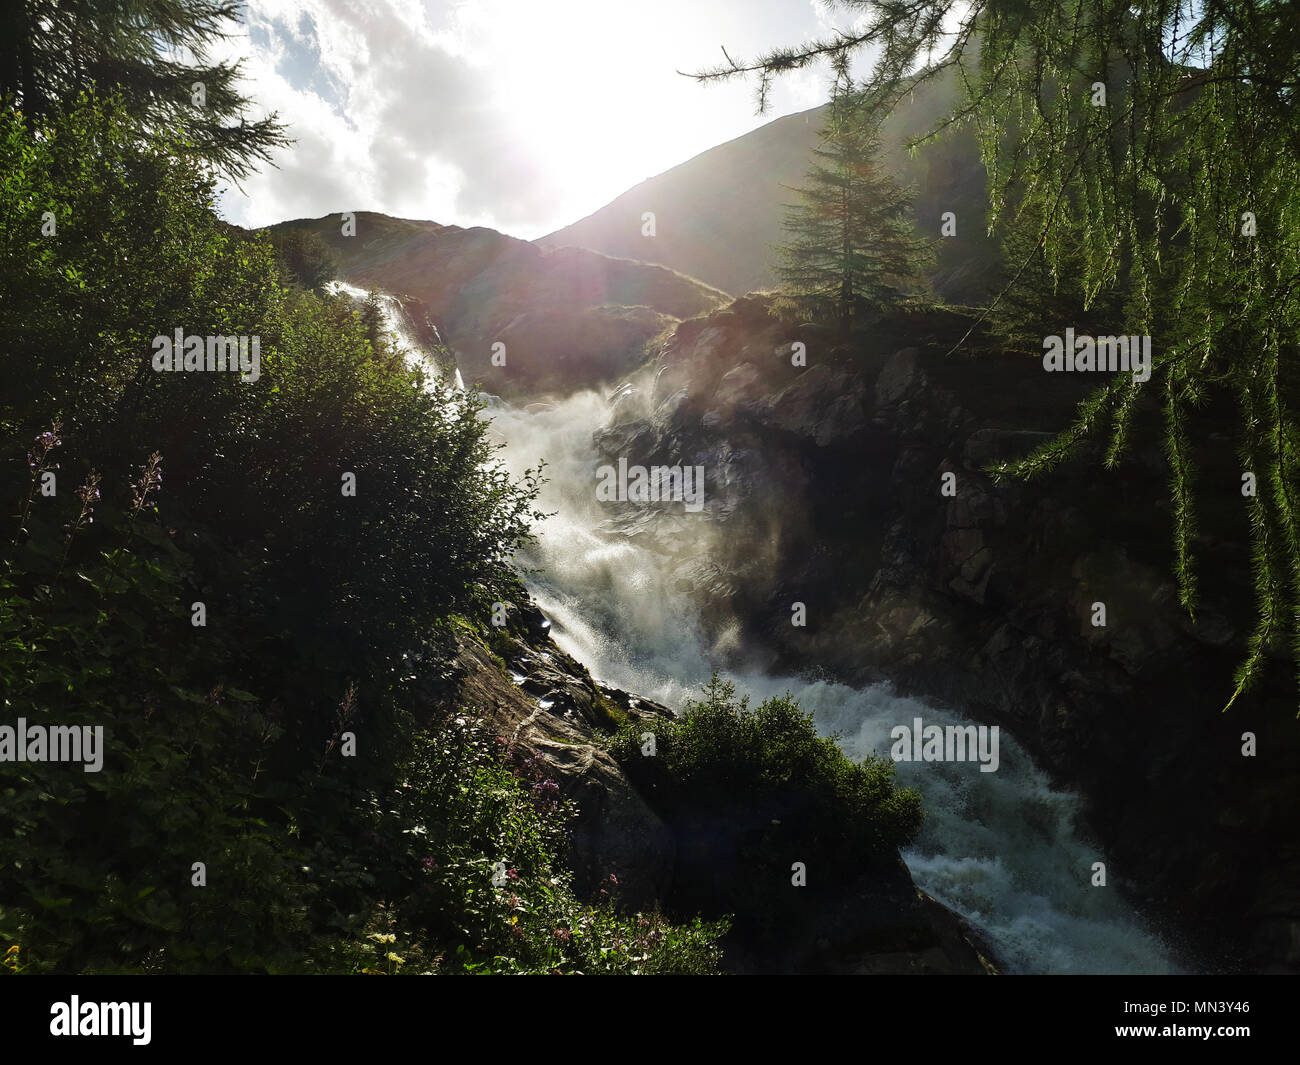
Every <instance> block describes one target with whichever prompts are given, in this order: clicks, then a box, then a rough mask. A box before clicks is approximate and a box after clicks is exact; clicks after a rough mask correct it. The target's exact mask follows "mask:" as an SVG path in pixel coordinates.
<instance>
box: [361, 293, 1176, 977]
mask: <svg viewBox="0 0 1300 1065" xmlns="http://www.w3.org/2000/svg"><path fill="white" fill-rule="evenodd" d="M339 288H340V289H342V290H343V291H345V292H346V293H347V294H349V295H351V296H353V297H354V298H364V297H365V296H366V295H367V293H365V292H364V291H363V290H360V289H356V288H354V287H352V286H343V285H340V286H339ZM381 300H382V301H383V303H382V305H383V308H384V311H385V315H386V318H387V321H388V327H389V329H390V330H391V331H392V332H393V333H394V334H395V335H396V337H397V339H398V342H399V344H400V345H401V346H403V347H404V348H406V349H407V350H408V352H409V353H410V355H411V357H413V358H417V359H420V360H421V361H422V362H423V363H424V364H425V365H428V356H427V355H426V354H425V353H424V352H423V350H422V349H421V347H420V344H419V342H418V339H417V338H416V336H415V335H414V332H413V330H412V329H411V328H410V324H409V321H408V320H407V319H406V316H405V314H404V313H403V312H402V310H401V307H400V305H399V304H398V303H397V301H396V300H393V299H392V298H391V297H384V296H381ZM456 383H457V386H458V387H461V385H460V374H459V371H457V374H456ZM485 416H486V417H487V418H489V419H490V422H491V428H492V432H493V433H494V435H495V436H496V437H497V438H498V440H499V441H500V442H501V443H502V444H503V445H504V447H503V449H502V450H501V451H500V452H499V457H500V459H501V461H502V462H503V464H504V465H505V467H506V468H507V469H509V470H510V471H511V472H512V473H513V474H514V475H515V476H519V475H521V474H522V473H523V471H524V470H525V469H526V468H528V467H535V466H536V465H537V463H538V461H539V460H541V459H544V460H545V461H546V464H547V470H546V475H547V478H548V479H547V481H546V483H545V485H544V486H543V488H542V491H541V495H540V499H539V509H541V510H543V511H546V512H548V513H549V512H554V516H552V517H550V518H547V519H546V520H544V521H542V522H540V523H539V525H538V526H537V528H536V529H535V535H536V542H535V543H534V544H533V545H531V546H530V547H529V548H528V549H527V550H526V551H524V552H521V557H520V560H519V561H520V563H521V565H522V567H523V569H524V571H525V574H526V583H527V584H528V589H529V592H530V593H531V594H532V596H533V598H534V599H535V600H536V601H537V604H538V606H539V607H540V608H541V609H542V610H543V611H544V612H545V613H546V615H547V616H548V617H549V618H550V619H551V621H552V636H553V638H554V639H555V641H556V643H557V644H558V645H559V646H560V647H561V648H563V649H564V650H565V651H567V652H568V653H569V654H571V655H573V657H574V658H576V659H578V660H579V661H580V662H582V663H583V664H584V665H586V666H587V667H588V669H590V671H591V673H592V675H593V676H594V677H596V678H598V679H600V680H602V681H604V682H605V683H607V684H611V685H614V686H616V687H619V688H623V689H625V690H627V691H630V692H633V693H635V694H639V695H643V696H646V697H648V698H651V699H655V700H657V701H659V702H662V703H665V704H667V705H669V706H672V707H674V708H675V709H680V708H681V706H682V703H683V701H684V700H685V699H687V698H690V697H691V696H693V695H697V694H698V693H699V690H700V688H701V686H702V685H703V684H704V683H705V682H706V681H707V680H708V679H709V676H710V675H711V673H712V671H713V667H712V665H711V664H710V650H711V649H710V647H709V646H708V645H707V641H706V640H705V638H704V637H703V634H702V632H701V628H700V625H699V621H698V617H697V615H696V612H695V609H694V607H693V605H692V602H691V599H690V596H689V591H688V590H685V589H678V588H677V587H675V583H676V580H675V575H674V573H673V569H674V565H673V563H672V562H671V561H669V560H666V559H665V558H664V557H663V556H662V555H660V554H657V553H656V552H654V551H652V550H650V549H648V548H645V547H641V546H638V545H637V544H635V543H632V542H629V541H628V540H627V539H626V538H623V537H618V536H614V535H611V534H609V533H608V532H602V528H601V526H602V524H603V523H604V522H605V521H606V520H607V518H608V515H607V514H606V513H604V512H603V511H602V505H601V504H600V503H599V502H598V501H597V500H596V494H595V485H596V473H595V471H596V467H597V466H598V465H600V464H601V463H602V462H604V461H606V460H604V459H603V458H601V457H599V456H598V455H597V453H596V451H595V449H594V447H593V445H592V433H593V432H594V431H595V430H597V429H598V428H600V427H601V426H602V425H604V424H605V422H606V420H607V418H608V416H609V402H608V401H607V399H606V398H605V397H604V396H601V395H597V394H595V393H592V392H585V393H581V394H578V395H575V396H572V397H570V398H567V399H564V400H561V401H558V402H555V403H548V404H532V405H530V408H529V409H527V410H520V409H517V408H514V407H511V406H509V405H507V404H504V403H502V402H501V401H500V400H496V399H495V397H492V399H491V400H490V402H489V406H488V408H487V410H485ZM683 522H684V524H683V527H682V528H683V535H690V526H689V525H688V524H685V523H689V522H697V523H698V524H699V527H698V530H697V531H696V535H697V536H698V540H697V541H696V543H697V545H698V547H699V548H700V549H701V550H707V546H708V543H709V541H710V538H711V537H712V536H713V535H716V533H715V531H714V530H710V529H709V528H707V523H708V517H707V515H706V514H703V513H701V514H688V515H685V517H684V519H683ZM728 679H730V680H732V681H733V683H735V685H736V689H737V691H738V692H739V693H742V694H748V695H749V697H750V699H751V702H752V703H757V702H760V701H761V700H763V699H765V698H768V697H770V696H774V695H784V694H786V693H789V694H791V695H792V696H793V697H794V698H795V699H796V700H797V701H798V703H799V704H800V706H802V707H803V708H804V709H805V710H806V711H808V712H810V713H811V714H812V715H813V719H814V721H815V723H816V725H817V727H818V728H819V730H821V732H822V733H823V734H829V733H832V732H837V733H839V735H840V744H841V747H842V748H843V749H844V751H845V752H846V753H847V754H848V755H849V756H850V757H853V758H855V759H857V758H862V757H864V756H865V755H867V754H869V753H872V752H874V753H876V754H880V755H883V756H886V757H888V755H889V750H890V745H891V741H890V729H891V728H893V727H894V726H896V725H911V724H912V722H913V720H914V719H915V718H918V717H919V718H922V719H923V721H924V722H925V724H926V725H932V724H933V725H941V726H942V725H950V724H952V725H967V724H974V722H972V721H970V720H969V719H968V718H965V717H964V716H963V715H961V714H960V713H958V712H956V711H954V710H949V709H945V708H942V707H938V706H934V705H932V704H930V703H928V702H925V701H922V700H918V699H911V698H904V697H900V696H898V695H895V694H893V693H892V692H891V691H890V690H889V688H888V687H887V686H885V685H876V686H872V687H869V688H865V689H854V688H850V687H847V686H845V685H842V684H836V683H832V682H825V681H817V682H813V683H809V682H807V681H804V680H800V679H798V678H792V677H772V676H764V675H759V674H746V675H735V674H729V677H728ZM999 753H1000V763H999V767H998V769H997V771H996V772H991V773H982V772H980V767H979V763H978V762H975V761H967V762H942V761H936V762H899V763H897V767H896V768H897V780H898V782H899V784H900V785H905V786H910V787H914V788H916V789H917V790H918V791H919V792H920V793H921V796H922V803H923V807H924V809H925V813H926V820H925V826H924V828H923V829H922V831H921V834H920V837H919V838H918V839H917V841H916V842H915V844H914V845H913V846H912V847H911V848H910V849H909V850H907V851H905V852H904V853H903V857H904V859H905V860H906V862H907V865H908V867H909V868H910V869H911V871H912V875H913V878H914V879H915V881H916V883H917V885H918V886H919V887H921V888H922V889H923V890H925V891H927V892H929V893H930V894H931V895H933V896H934V897H935V898H937V899H938V900H939V901H940V902H943V903H944V904H945V905H947V906H949V907H950V908H951V909H953V910H956V911H957V912H958V913H961V914H962V915H963V916H965V917H967V918H968V919H969V920H970V921H971V922H972V923H973V924H975V925H976V926H977V927H978V928H979V929H980V930H981V931H982V932H983V934H984V935H985V936H986V937H987V938H988V940H989V941H990V943H991V944H992V945H993V947H994V950H995V951H996V952H997V954H998V957H999V960H1000V961H1001V962H1002V964H1003V965H1004V967H1005V968H1006V969H1007V970H1008V971H1011V972H1021V973H1162V972H1176V971H1178V967H1177V966H1176V965H1175V963H1174V962H1173V960H1172V951H1171V950H1170V948H1169V947H1168V945H1167V944H1165V943H1164V942H1163V941H1162V940H1161V939H1160V938H1159V937H1158V936H1156V935H1155V934H1153V933H1152V932H1151V931H1150V930H1149V929H1148V928H1147V927H1146V926H1145V925H1144V923H1143V922H1142V920H1141V919H1140V918H1139V917H1138V915H1137V914H1136V913H1135V912H1134V910H1133V908H1132V907H1131V906H1130V905H1129V904H1128V903H1126V902H1125V901H1124V899H1123V898H1122V897H1121V896H1120V894H1119V893H1118V890H1117V888H1116V886H1115V881H1116V879H1118V878H1119V876H1120V875H1121V874H1120V871H1118V870H1116V869H1115V868H1114V867H1113V865H1112V863H1110V862H1107V874H1108V884H1109V886H1107V887H1093V886H1092V884H1091V880H1092V866H1093V863H1094V862H1097V861H1106V855H1105V854H1104V853H1102V852H1101V851H1100V850H1099V849H1098V848H1097V847H1096V846H1094V845H1092V844H1091V843H1090V842H1088V841H1087V840H1086V839H1084V838H1083V837H1082V836H1081V835H1080V834H1079V832H1078V831H1077V829H1076V827H1075V817H1076V812H1077V811H1078V810H1079V809H1080V808H1081V802H1080V800H1079V798H1078V796H1077V795H1075V794H1073V793H1071V792H1064V791H1059V790H1056V789H1054V788H1053V787H1052V786H1051V784H1050V782H1049V780H1048V778H1047V776H1046V774H1045V773H1043V772H1042V771H1041V770H1040V769H1039V768H1038V767H1037V766H1035V765H1034V764H1033V762H1032V760H1031V759H1030V758H1029V756H1028V755H1027V754H1026V753H1025V751H1024V749H1023V748H1022V747H1021V746H1020V745H1019V744H1018V743H1016V742H1015V740H1013V739H1012V738H1011V737H1010V736H1008V735H1007V734H1006V733H1005V732H1003V733H1002V734H1001V737H1000V751H999Z"/></svg>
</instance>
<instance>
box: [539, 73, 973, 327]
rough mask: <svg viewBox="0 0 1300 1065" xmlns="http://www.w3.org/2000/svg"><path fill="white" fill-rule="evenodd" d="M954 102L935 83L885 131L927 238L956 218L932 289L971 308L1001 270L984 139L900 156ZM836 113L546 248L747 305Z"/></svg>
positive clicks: (678, 181) (779, 123) (732, 151)
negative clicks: (988, 203)
mask: <svg viewBox="0 0 1300 1065" xmlns="http://www.w3.org/2000/svg"><path fill="white" fill-rule="evenodd" d="M955 93H956V87H955V86H954V84H953V83H952V80H951V79H944V78H936V79H935V81H934V82H933V83H932V84H926V85H924V86H922V87H921V88H920V89H918V90H917V91H916V92H915V93H914V94H913V95H912V96H911V97H909V98H908V99H907V100H906V101H905V102H904V103H902V104H900V105H899V107H898V108H897V109H896V110H895V111H894V113H893V114H892V115H890V116H889V117H888V118H887V119H886V120H885V122H884V124H883V126H882V131H881V132H882V145H883V147H884V151H885V157H886V161H887V163H888V164H889V169H890V171H891V172H892V173H893V174H894V175H895V176H896V177H897V178H898V179H899V180H901V181H903V182H904V183H907V184H914V185H915V186H916V199H915V202H914V205H913V217H914V219H915V220H916V223H917V227H918V230H919V231H920V232H921V233H922V234H923V235H925V236H932V237H936V238H937V237H938V236H939V227H940V216H941V215H942V213H943V212H945V211H952V212H954V213H955V214H956V215H957V235H956V237H953V238H946V239H942V240H940V241H939V247H938V262H937V265H936V268H935V269H934V271H933V272H932V274H931V281H932V283H933V284H934V286H935V288H936V290H937V291H938V292H939V293H940V294H942V295H943V296H944V297H945V298H946V299H948V300H951V301H955V302H961V301H971V300H976V299H978V298H979V297H980V296H981V295H982V294H984V292H985V291H986V289H987V285H988V283H989V280H990V278H991V276H992V270H991V267H992V266H993V264H994V262H995V259H996V257H995V254H994V248H993V245H992V242H991V241H990V240H989V239H988V237H987V236H986V235H985V232H984V228H985V227H984V203H985V190H984V169H983V166H982V165H981V163H980V159H979V151H978V148H977V146H976V143H975V139H974V137H973V135H972V134H971V133H970V132H969V131H967V130H962V129H958V130H954V131H952V132H951V133H950V135H949V136H947V137H946V138H945V139H944V140H943V141H942V142H941V143H939V144H936V145H930V146H926V147H925V148H922V149H921V150H920V151H919V152H918V154H917V156H916V157H915V158H913V157H911V156H909V155H908V154H907V153H905V152H903V151H902V150H901V147H900V146H901V143H902V141H903V139H904V138H905V137H907V136H917V135H919V134H921V133H923V132H925V131H927V130H929V129H930V128H931V127H932V126H933V124H934V122H935V121H936V119H938V118H939V117H940V116H941V115H942V114H944V113H945V112H946V110H947V109H948V108H950V107H951V105H952V102H953V101H954V99H955ZM825 110H826V108H825V106H824V105H823V106H822V107H818V108H814V109H812V110H810V111H803V112H800V113H799V114H794V115H787V116H785V117H784V118H778V119H776V120H775V121H773V122H769V123H768V124H767V125H765V126H762V127H760V128H759V129H756V130H754V131H753V132H751V133H747V134H745V135H744V136H743V137H737V138H736V139H735V140H732V141H728V142H726V143H725V144H720V145H718V146H717V147H716V148H711V149H709V150H708V151H706V152H703V153H701V154H700V155H697V156H695V157H694V158H693V159H690V160H688V161H687V162H685V163H682V164H681V165H679V166H675V167H673V168H672V169H671V170H668V171H665V172H664V173H662V174H660V175H658V176H657V177H653V178H650V179H648V180H647V181H643V182H642V183H641V184H639V185H636V186H634V187H633V188H631V189H629V190H628V191H627V192H625V193H623V194H622V195H621V196H619V197H618V198H617V199H615V200H613V201H612V202H610V203H609V204H607V205H606V206H604V207H602V208H601V209H600V210H599V211H596V212H595V213H594V214H591V215H588V216H587V217H586V218H584V219H582V220H581V221H578V222H575V223H573V224H572V225H569V226H566V227H565V228H563V229H559V230H556V231H555V232H554V233H549V234H547V235H546V236H544V237H539V238H538V239H537V241H536V242H535V243H536V244H538V245H539V246H541V247H543V248H558V247H563V246H565V245H571V246H574V247H582V248H590V249H592V250H595V251H600V252H604V253H605V254H606V255H617V256H623V257H627V258H634V259H641V260H644V261H646V262H654V263H661V264H663V265H664V266H668V267H671V268H672V269H674V270H679V271H681V272H682V273H685V274H689V275H690V276H692V277H698V278H701V279H702V280H704V281H707V282H708V283H709V284H711V285H716V286H718V287H719V288H722V289H725V290H727V291H728V292H734V293H736V294H737V295H741V294H743V293H746V292H750V291H753V290H756V289H763V288H770V287H773V286H774V285H775V275H774V274H773V272H772V267H771V260H772V253H771V247H772V245H773V244H776V243H778V242H780V241H781V240H782V238H783V233H782V225H781V224H782V219H783V217H784V211H783V205H784V204H787V203H792V202H794V199H795V193H794V192H793V191H791V190H792V189H795V188H798V187H799V186H801V185H802V184H803V183H804V180H805V175H806V173H807V170H808V167H809V164H810V161H811V155H812V150H813V149H814V148H815V147H817V145H818V144H819V143H820V137H819V130H820V128H821V124H822V122H823V121H824V116H825ZM647 211H650V212H653V213H654V215H655V235H654V236H643V235H642V215H643V214H644V213H645V212H647Z"/></svg>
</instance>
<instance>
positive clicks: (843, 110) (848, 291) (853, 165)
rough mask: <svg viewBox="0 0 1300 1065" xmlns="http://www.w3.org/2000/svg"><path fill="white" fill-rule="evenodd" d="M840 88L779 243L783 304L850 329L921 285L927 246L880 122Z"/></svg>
mask: <svg viewBox="0 0 1300 1065" xmlns="http://www.w3.org/2000/svg"><path fill="white" fill-rule="evenodd" d="M854 104H855V101H853V100H852V99H850V98H849V97H846V96H842V95H837V96H836V97H835V98H834V99H833V100H832V102H831V107H830V111H829V118H828V120H827V124H826V126H825V128H824V129H823V130H822V138H823V142H822V147H820V148H816V149H814V151H813V154H814V156H815V158H816V162H814V164H813V166H812V168H811V169H810V170H809V171H808V178H807V184H806V185H805V186H804V187H803V188H802V189H799V190H794V191H797V192H798V193H799V195H800V200H801V202H799V203H797V204H793V205H791V206H789V207H787V208H786V220H785V228H786V231H787V233H788V234H789V239H788V241H787V242H786V243H785V244H783V245H782V246H781V247H780V248H779V249H778V255H779V258H778V263H777V266H776V272H777V276H778V277H779V278H780V280H781V283H782V287H783V289H784V295H783V299H782V304H783V305H784V307H785V308H786V309H787V310H789V311H793V312H794V313H796V314H798V315H800V316H801V317H806V318H810V319H812V320H814V321H835V322H836V323H837V324H838V325H839V326H840V328H841V329H843V330H846V331H847V330H848V329H849V328H850V327H851V326H852V323H853V321H854V319H855V318H859V317H861V315H862V313H863V312H864V311H865V310H867V309H869V308H871V307H875V306H879V305H880V304H882V303H884V302H886V301H887V300H888V299H890V298H892V297H896V296H897V295H898V294H899V293H900V291H902V290H904V289H908V288H911V287H916V286H918V285H919V284H920V278H919V268H920V265H921V263H922V261H923V260H924V258H925V254H926V245H925V243H924V242H923V241H921V240H919V239H918V238H917V237H916V236H915V235H914V234H913V232H912V225H911V221H910V220H909V219H908V217H907V213H908V208H909V206H910V202H909V199H908V195H907V193H906V191H905V190H904V189H902V188H900V187H899V186H898V184H897V183H896V182H894V181H893V180H892V179H891V178H890V177H889V175H888V174H886V173H885V172H884V171H882V170H881V168H880V166H879V165H878V164H877V162H876V157H877V155H878V153H879V146H880V145H879V135H878V131H877V128H876V126H875V123H874V122H872V121H871V120H870V119H869V118H868V117H866V116H865V115H864V113H863V112H862V111H861V110H860V109H859V108H858V107H855V106H854Z"/></svg>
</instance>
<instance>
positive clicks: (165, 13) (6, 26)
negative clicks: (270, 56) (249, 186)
mask: <svg viewBox="0 0 1300 1065" xmlns="http://www.w3.org/2000/svg"><path fill="white" fill-rule="evenodd" d="M241 7H242V5H241V4H240V3H237V2H233V0H148V2H147V3H146V2H141V0H6V3H5V4H4V9H5V10H4V13H3V14H0V100H3V101H4V102H5V103H6V104H7V105H8V106H12V107H17V108H18V109H19V110H21V111H22V113H23V114H24V115H25V116H26V117H27V118H28V119H29V125H31V126H33V128H38V127H39V124H40V123H41V122H42V121H43V120H45V119H47V118H49V117H50V116H51V115H53V114H54V113H56V112H62V111H66V110H67V109H69V108H70V107H71V106H73V105H74V104H75V102H76V100H77V98H78V97H79V96H80V95H81V93H83V92H90V93H97V94H100V95H107V94H108V93H110V92H113V93H117V94H119V95H120V97H121V99H122V102H123V104H124V106H125V108H126V111H127V113H128V114H129V115H130V116H131V117H132V118H133V119H134V120H135V121H136V122H138V123H139V125H140V127H141V129H142V130H144V131H149V132H160V131H166V132H179V133H180V134H181V135H182V136H183V137H184V138H185V140H187V141H188V142H189V143H190V145H191V146H192V147H191V149H190V150H191V151H192V152H193V153H194V155H195V157H196V158H198V159H201V160H202V161H204V162H206V163H209V164H211V165H212V166H214V167H215V168H216V169H217V170H219V171H220V172H222V173H224V174H226V175H228V176H229V177H232V178H234V179H235V180H236V181H238V180H241V179H242V178H244V177H245V176H247V175H248V174H249V173H250V172H251V171H252V169H253V167H254V165H255V160H258V159H260V160H262V161H264V162H269V161H270V158H271V156H270V153H271V150H272V149H274V148H277V147H281V146H283V145H285V144H287V143H289V142H288V138H286V137H285V135H284V126H283V125H282V124H281V123H280V122H278V121H277V120H276V116H275V115H274V114H272V115H269V116H267V117H265V118H262V119H259V120H257V121H254V122H249V121H247V120H246V119H245V117H244V113H245V111H246V110H247V107H248V104H249V101H248V98H247V97H246V96H244V95H243V94H242V93H241V92H240V91H239V89H238V87H237V86H238V83H239V77H240V64H238V63H227V62H219V63H209V62H207V56H208V52H209V50H210V48H211V46H212V45H213V44H215V43H217V42H219V41H221V40H223V39H225V38H227V37H229V36H231V27H232V25H233V23H234V22H235V21H236V20H237V19H238V17H239V15H240V11H241ZM189 58H192V59H193V62H188V61H186V60H187V59H189Z"/></svg>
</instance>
